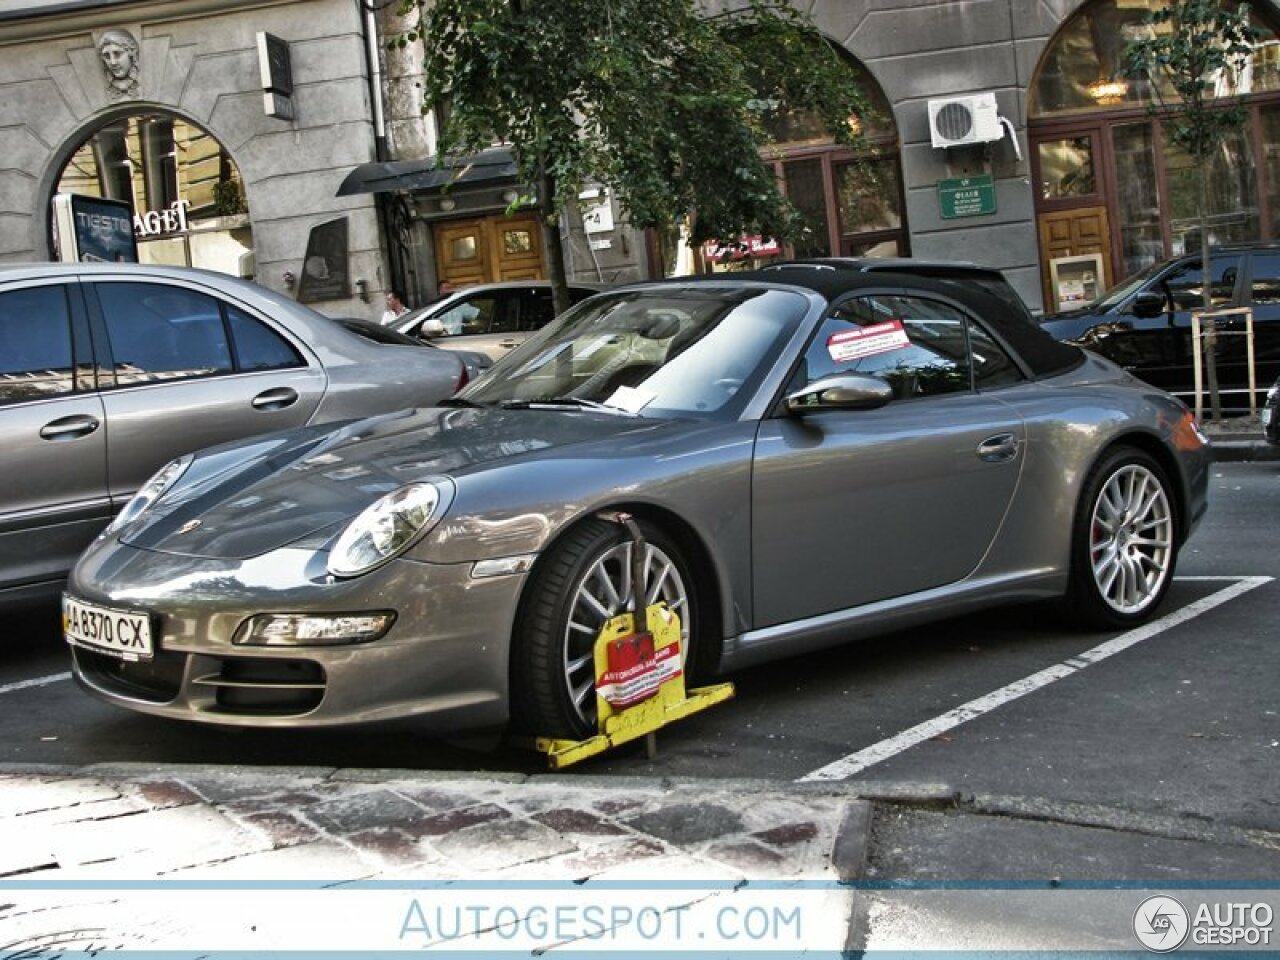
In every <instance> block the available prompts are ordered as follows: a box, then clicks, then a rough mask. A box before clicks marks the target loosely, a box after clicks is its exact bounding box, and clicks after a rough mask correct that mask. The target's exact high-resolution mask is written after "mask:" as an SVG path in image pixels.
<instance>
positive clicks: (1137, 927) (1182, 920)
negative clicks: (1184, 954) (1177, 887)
mask: <svg viewBox="0 0 1280 960" xmlns="http://www.w3.org/2000/svg"><path fill="white" fill-rule="evenodd" d="M1190 928H1191V917H1190V916H1189V915H1188V914H1187V910H1186V907H1184V906H1183V905H1182V904H1180V903H1179V902H1178V901H1177V900H1175V899H1173V897H1165V896H1157V897H1147V899H1145V900H1143V901H1142V903H1140V904H1138V909H1137V911H1136V912H1135V913H1134V915H1133V933H1134V935H1135V936H1136V937H1137V938H1138V942H1139V943H1141V944H1142V945H1143V946H1144V947H1146V948H1147V949H1148V950H1150V951H1152V952H1153V953H1168V952H1170V951H1171V950H1177V949H1178V948H1179V947H1180V946H1182V943H1183V941H1184V940H1186V939H1187V931H1188V930H1189V929H1190Z"/></svg>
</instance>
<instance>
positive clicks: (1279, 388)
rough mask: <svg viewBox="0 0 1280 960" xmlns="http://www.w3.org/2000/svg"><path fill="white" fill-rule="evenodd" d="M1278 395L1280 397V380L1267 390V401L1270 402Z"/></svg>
mask: <svg viewBox="0 0 1280 960" xmlns="http://www.w3.org/2000/svg"><path fill="white" fill-rule="evenodd" d="M1276 397H1280V380H1277V381H1276V382H1275V383H1273V384H1272V385H1271V389H1270V390H1268V391H1267V401H1268V402H1270V401H1272V400H1274V399H1275V398H1276Z"/></svg>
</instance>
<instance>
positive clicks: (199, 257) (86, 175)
mask: <svg viewBox="0 0 1280 960" xmlns="http://www.w3.org/2000/svg"><path fill="white" fill-rule="evenodd" d="M57 192H58V193H71V194H80V195H84V196H92V197H105V198H108V199H112V200H124V201H126V202H128V203H129V204H130V205H131V206H132V208H133V214H134V228H135V233H136V235H137V240H138V258H139V259H140V260H141V261H142V262H143V263H170V264H178V265H187V266H197V267H206V268H208V269H212V270H219V271H221V272H223V273H230V274H236V275H240V276H247V275H251V274H252V259H253V258H252V250H253V235H252V228H251V227H250V225H249V217H248V212H249V208H248V204H247V203H246V200H245V195H244V186H243V181H242V180H241V178H240V172H239V170H238V169H237V167H236V164H235V162H234V161H233V160H232V159H231V156H230V154H229V153H228V152H227V151H226V149H224V148H223V146H222V144H220V143H219V142H218V141H217V139H215V138H214V137H213V136H212V135H211V134H210V133H208V132H207V131H206V130H203V129H201V128H200V127H198V126H196V125H195V124H193V123H190V122H188V121H186V120H183V119H181V118H180V117H175V116H172V115H170V114H165V113H159V112H152V113H142V114H133V115H131V116H126V117H121V118H118V119H115V120H112V121H110V122H108V123H107V124H105V125H103V126H101V127H99V128H98V129H97V130H95V131H94V132H93V133H92V134H90V135H89V136H88V137H87V138H86V139H85V140H84V142H83V143H81V144H80V146H79V147H77V149H76V150H75V152H74V153H73V154H72V156H71V159H70V160H69V161H67V164H66V166H65V167H64V168H63V170H62V174H61V176H60V177H59V179H58V185H57Z"/></svg>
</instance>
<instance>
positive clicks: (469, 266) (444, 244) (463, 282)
mask: <svg viewBox="0 0 1280 960" xmlns="http://www.w3.org/2000/svg"><path fill="white" fill-rule="evenodd" d="M431 233H432V238H433V240H434V241H435V247H436V279H437V280H438V281H439V282H440V283H442V284H443V283H450V284H452V285H453V286H455V287H466V286H470V285H471V284H474V283H487V282H488V281H490V280H492V279H493V277H492V276H491V273H490V267H489V239H488V235H487V234H486V233H485V229H484V221H483V220H451V221H449V222H448V223H437V224H436V225H435V226H434V227H433V228H432V231H431Z"/></svg>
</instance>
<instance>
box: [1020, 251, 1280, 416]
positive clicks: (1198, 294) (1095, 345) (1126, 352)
mask: <svg viewBox="0 0 1280 960" xmlns="http://www.w3.org/2000/svg"><path fill="white" fill-rule="evenodd" d="M1210 257H1211V260H1210V277H1209V289H1210V292H1211V296H1212V304H1213V308H1214V309H1215V310H1219V309H1226V308H1230V307H1252V308H1253V323H1254V355H1255V364H1256V368H1257V380H1256V383H1257V390H1258V396H1257V399H1258V400H1259V401H1261V400H1262V394H1263V391H1265V390H1266V389H1267V387H1268V386H1269V385H1270V384H1271V382H1272V381H1273V380H1274V379H1275V378H1276V376H1277V374H1280V243H1254V244H1240V245H1232V246H1224V247H1215V248H1213V249H1212V250H1211V251H1210ZM1203 290H1204V279H1203V270H1202V265H1201V255H1200V253H1199V252H1198V251H1197V252H1196V253H1192V254H1187V255H1186V256H1182V257H1175V258H1173V259H1171V260H1164V261H1161V262H1160V263H1157V264H1154V265H1152V266H1150V267H1148V268H1147V269H1146V270H1143V271H1142V272H1141V273H1138V274H1135V275H1134V276H1132V277H1130V278H1129V279H1127V280H1125V281H1124V282H1123V283H1121V284H1119V285H1118V286H1116V287H1115V288H1113V289H1112V290H1111V291H1109V292H1108V293H1107V294H1106V295H1105V296H1103V297H1101V298H1100V299H1098V300H1095V301H1094V302H1093V303H1091V304H1089V305H1088V306H1086V307H1081V308H1080V309H1078V310H1071V311H1068V312H1066V313H1058V314H1053V315H1050V316H1047V317H1045V318H1044V319H1043V321H1042V323H1043V326H1044V328H1045V330H1047V331H1048V332H1049V333H1051V334H1053V335H1054V336H1055V337H1057V338H1058V339H1059V340H1066V341H1069V342H1070V343H1074V344H1077V345H1079V346H1082V347H1087V348H1088V349H1090V350H1093V351H1094V352H1095V353H1100V354H1102V355H1103V356H1104V357H1108V358H1109V359H1111V360H1114V361H1115V362H1116V363H1118V364H1120V365H1121V366H1123V367H1124V368H1126V369H1127V370H1130V371H1132V372H1133V373H1134V374H1135V375H1137V376H1139V377H1141V378H1142V379H1143V380H1146V381H1147V382H1148V383H1151V384H1154V385H1155V386H1157V387H1161V388H1162V389H1164V390H1167V391H1169V392H1170V393H1174V394H1179V395H1181V396H1182V398H1183V399H1184V400H1188V401H1190V399H1191V394H1192V393H1193V391H1194V389H1195V379H1194V371H1193V369H1192V348H1191V313H1192V311H1194V310H1199V309H1200V308H1201V303H1202V297H1203ZM1219 329H1225V330H1229V331H1240V332H1243V330H1244V320H1243V319H1242V318H1232V319H1230V320H1225V321H1222V322H1221V323H1220V324H1219ZM1216 352H1217V367H1218V383H1219V384H1220V387H1221V393H1222V404H1223V408H1224V409H1225V410H1228V411H1241V410H1244V409H1247V408H1248V405H1249V400H1248V373H1247V359H1246V358H1247V354H1246V345H1245V338H1244V337H1243V336H1234V335H1232V336H1224V337H1220V338H1219V339H1218V347H1217V351H1216Z"/></svg>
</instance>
